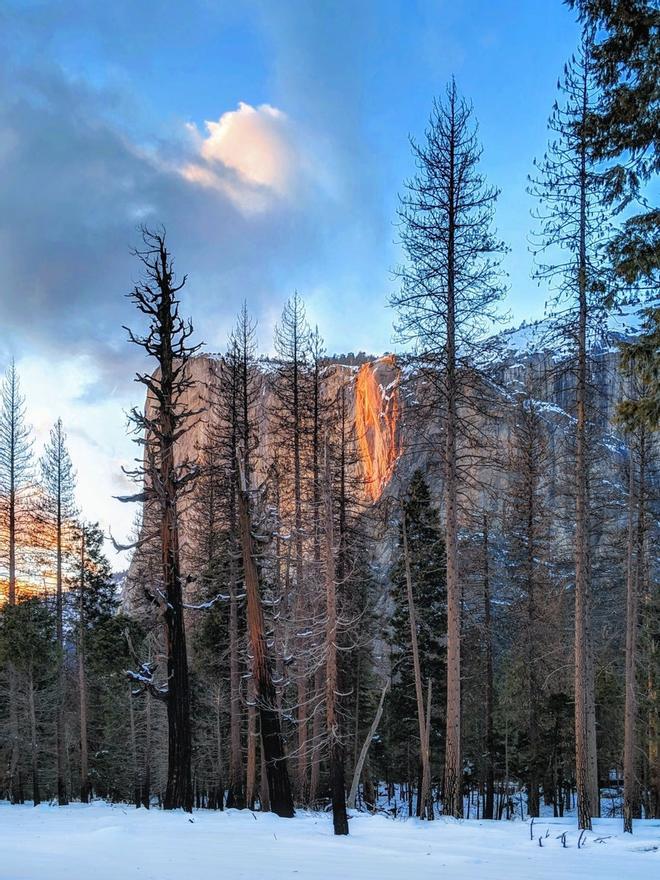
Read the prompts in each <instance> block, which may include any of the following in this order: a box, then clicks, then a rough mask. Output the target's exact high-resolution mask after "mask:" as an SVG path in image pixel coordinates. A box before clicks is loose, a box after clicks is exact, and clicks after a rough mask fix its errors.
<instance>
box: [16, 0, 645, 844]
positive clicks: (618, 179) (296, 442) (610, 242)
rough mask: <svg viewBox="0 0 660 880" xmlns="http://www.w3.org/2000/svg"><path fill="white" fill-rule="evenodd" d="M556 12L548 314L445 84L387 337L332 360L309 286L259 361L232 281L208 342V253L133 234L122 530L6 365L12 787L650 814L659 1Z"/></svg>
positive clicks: (536, 165) (171, 797)
mask: <svg viewBox="0 0 660 880" xmlns="http://www.w3.org/2000/svg"><path fill="white" fill-rule="evenodd" d="M568 5H569V6H570V7H571V8H572V9H574V10H575V12H576V13H577V14H578V15H579V16H580V22H581V26H582V40H581V42H580V44H579V45H577V46H576V47H575V51H574V54H573V55H572V57H571V58H570V59H568V60H567V63H566V66H565V68H564V70H563V71H557V74H558V77H559V82H558V91H557V98H556V103H555V105H554V107H549V108H548V115H549V121H548V131H547V149H546V152H545V154H544V155H543V156H541V157H538V158H537V159H536V160H534V157H532V156H530V173H529V182H528V190H529V193H530V195H531V196H532V198H533V199H534V203H535V206H536V207H535V210H534V213H533V216H532V218H530V241H531V245H530V246H531V248H532V250H533V254H534V261H535V266H536V269H535V277H534V278H533V279H530V288H531V287H532V286H533V287H534V288H535V287H536V286H537V285H538V287H539V292H538V293H537V294H536V295H538V296H541V297H545V299H546V318H545V319H543V320H541V321H538V322H536V323H532V324H526V325H523V326H521V327H514V326H513V324H512V321H511V318H510V316H508V315H507V293H508V284H507V279H506V276H505V273H504V270H503V267H502V258H503V255H504V254H505V253H506V251H507V243H506V242H503V241H500V239H499V237H498V234H497V230H496V203H497V198H498V195H499V192H498V190H497V188H496V187H495V186H494V185H493V184H492V183H491V182H490V181H489V180H486V178H485V175H484V173H483V170H482V163H481V154H482V145H481V143H480V139H479V134H478V130H477V121H476V119H475V114H474V111H473V108H472V105H471V103H470V100H469V99H468V97H466V96H464V95H463V94H462V92H461V90H460V88H459V84H458V83H457V82H455V81H454V80H453V79H452V80H451V81H450V82H449V83H447V86H446V89H445V90H444V91H443V92H442V93H441V94H439V95H438V96H437V98H436V100H435V101H434V102H433V105H432V107H431V108H430V115H429V119H428V123H427V126H426V130H425V134H424V137H423V138H421V139H419V140H415V139H411V156H410V169H411V170H410V175H409V177H408V179H406V180H405V181H404V182H403V183H402V186H401V190H400V192H399V200H398V206H399V207H398V212H397V217H396V218H395V221H396V227H395V228H396V234H397V237H398V241H399V243H400V246H401V253H402V260H401V263H400V264H399V265H398V266H395V267H393V277H394V284H393V290H394V293H393V294H392V296H391V302H390V305H391V309H392V314H393V319H394V325H395V338H396V343H397V346H398V348H397V353H396V354H392V353H389V352H386V353H373V354H370V353H364V352H359V353H352V352H351V353H349V354H346V353H328V352H327V351H326V348H325V343H324V340H323V335H322V334H323V328H319V327H317V326H315V325H312V323H311V322H310V321H308V318H307V314H306V306H305V296H304V291H302V292H295V291H293V292H292V293H291V296H290V298H289V300H288V301H287V303H286V305H285V306H284V309H283V311H282V313H281V315H280V317H279V319H278V321H277V325H276V329H275V334H274V339H273V341H272V347H271V348H269V349H268V353H264V352H262V351H260V350H259V347H258V344H257V338H258V326H257V322H256V319H255V318H254V317H253V314H252V312H251V310H250V304H249V302H246V303H245V304H244V305H243V307H242V309H241V310H240V312H239V313H238V315H237V316H236V319H235V325H234V329H233V331H232V332H231V335H230V337H229V338H228V339H227V342H226V347H225V350H224V351H223V352H222V353H221V354H214V353H209V352H207V351H206V349H205V348H203V347H202V344H201V343H200V342H198V341H197V340H198V339H201V338H203V337H204V334H205V327H204V315H203V314H201V315H197V316H195V315H193V318H192V319H189V318H187V317H185V315H186V314H187V311H186V310H187V302H186V280H187V276H186V274H185V272H187V271H189V272H190V273H191V276H192V275H194V272H195V266H194V265H191V266H179V264H178V263H177V264H176V266H175V253H176V240H174V237H173V236H169V235H168V234H167V232H166V226H167V222H166V221H167V218H162V220H163V225H162V226H160V225H158V224H153V225H148V226H147V225H145V226H141V227H140V229H139V231H138V233H137V237H136V242H137V243H136V246H135V250H134V252H133V255H134V267H135V277H136V278H137V279H138V280H137V281H136V283H135V284H134V285H133V286H131V279H130V278H125V279H119V280H118V288H121V289H122V291H123V292H127V295H126V297H125V300H124V303H125V306H124V315H125V319H124V320H125V324H126V328H125V329H126V333H127V338H128V341H129V343H130V344H131V346H132V347H133V348H135V349H136V350H137V351H138V352H139V354H140V357H141V358H142V363H143V368H142V369H141V371H140V372H138V374H137V376H136V377H135V381H136V382H137V383H138V385H139V387H140V393H141V394H142V395H143V399H144V405H143V406H139V407H136V408H134V409H133V410H132V411H131V412H130V413H129V430H130V431H131V433H132V436H133V439H134V440H135V461H134V463H133V465H132V467H130V468H126V469H125V475H126V476H127V477H128V478H129V479H130V480H131V481H132V482H133V484H134V491H133V492H132V493H129V494H126V495H122V496H121V498H120V500H121V502H123V503H125V504H132V505H134V509H135V525H134V529H133V533H132V535H131V536H130V537H126V536H118V535H107V534H104V531H103V529H102V528H101V527H100V526H99V524H98V523H95V522H90V521H88V520H87V519H86V517H85V515H84V513H83V511H82V510H81V509H80V508H79V506H78V505H77V504H76V500H75V499H76V462H75V460H72V456H71V454H70V451H69V445H68V438H67V429H66V424H64V423H63V421H62V420H58V421H57V422H56V423H55V424H54V426H53V427H52V430H51V433H50V439H49V441H48V443H47V444H46V445H45V447H44V448H43V450H39V449H37V448H36V445H35V441H34V436H33V431H32V429H31V427H30V409H29V400H27V401H26V396H25V395H24V393H23V391H22V387H21V376H20V375H19V369H18V368H17V366H16V365H15V364H14V362H13V361H12V362H11V363H10V365H9V366H8V368H7V371H6V373H5V376H4V379H3V381H2V388H1V394H0V596H1V597H2V605H1V607H0V797H1V798H3V799H5V800H6V801H8V802H10V803H11V805H12V807H11V808H10V809H13V806H14V805H16V806H17V805H22V804H23V805H24V804H27V803H30V804H33V805H35V806H36V805H39V804H40V803H47V802H50V803H53V804H58V805H61V806H65V805H67V804H70V803H72V802H76V801H79V802H81V803H83V804H88V803H90V802H92V801H97V800H105V801H107V802H109V803H111V804H121V805H132V806H133V807H135V808H140V810H152V811H155V810H160V809H162V810H183V811H185V812H186V813H193V812H194V815H195V816H196V815H197V813H198V811H222V810H230V809H232V808H233V809H237V810H245V809H248V810H251V811H253V812H255V813H260V812H272V813H274V814H276V815H277V816H279V817H282V818H286V819H291V818H292V817H294V815H298V814H300V813H303V814H306V813H308V812H309V811H322V812H328V813H331V815H332V827H333V830H334V834H335V835H339V836H344V835H348V834H349V831H350V832H351V833H352V831H351V829H352V827H353V822H354V821H355V817H356V816H359V815H360V814H362V813H365V814H368V813H370V814H380V816H382V817H388V818H390V819H405V818H409V817H418V819H419V820H423V821H424V822H425V823H427V822H428V823H430V822H431V821H434V822H435V823H436V824H438V823H437V820H438V819H439V818H440V817H455V818H463V819H480V820H481V819H493V820H501V821H502V822H505V821H506V820H514V819H515V820H518V819H519V820H524V821H529V820H532V825H531V826H530V827H531V828H532V829H533V825H534V823H533V820H534V819H539V818H540V817H544V816H551V817H555V818H557V817H559V818H563V817H565V816H566V817H569V816H570V817H574V818H575V821H576V823H577V827H578V829H580V830H582V831H585V832H587V831H590V830H591V829H592V827H593V822H594V820H596V819H598V818H599V817H608V818H612V819H617V822H618V825H620V826H621V828H622V830H623V831H624V832H630V833H632V832H633V831H635V832H636V831H637V827H638V822H639V821H641V820H646V819H659V818H660V719H659V704H658V686H659V683H660V628H659V622H660V613H659V612H660V608H659V601H660V599H659V592H658V583H659V579H658V573H659V568H658V563H659V558H658V553H657V546H658V540H659V538H660V507H659V503H660V496H659V494H658V493H659V489H660V446H659V444H658V436H659V435H658V430H659V428H660V382H659V378H658V377H659V365H660V303H659V301H658V280H659V275H658V270H659V265H660V248H659V245H658V240H659V239H658V231H659V228H660V213H659V210H658V208H657V207H654V206H653V204H652V201H653V197H654V192H655V194H656V195H657V175H658V171H659V169H660V158H659V154H658V132H659V131H660V101H659V83H660V43H659V37H658V27H659V22H660V12H659V11H658V6H657V3H655V2H653V0H649V2H641V0H639V2H615V3H612V2H605V0H571V2H569V3H568ZM485 146H486V147H487V145H485ZM654 187H655V190H654ZM218 295H219V296H221V295H222V293H221V292H219V294H218ZM118 296H121V293H120V294H118ZM347 320H348V319H347ZM193 324H194V326H193ZM130 378H131V377H128V378H127V381H130ZM117 417H118V419H121V418H122V416H121V414H120V413H118V415H117ZM117 553H120V554H121V555H120V559H121V560H122V561H121V563H120V564H121V566H122V567H123V570H122V571H121V572H120V573H118V572H116V571H113V564H112V561H111V560H112V559H114V558H115V557H116V554H117ZM111 554H114V556H111ZM115 567H116V565H115ZM191 821H192V820H191ZM250 821H252V820H250ZM424 827H426V826H424ZM530 834H533V832H530ZM564 845H565V842H564ZM538 846H541V847H542V846H543V841H542V839H541V838H539V843H538Z"/></svg>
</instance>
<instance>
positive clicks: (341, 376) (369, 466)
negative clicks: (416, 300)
mask: <svg viewBox="0 0 660 880" xmlns="http://www.w3.org/2000/svg"><path fill="white" fill-rule="evenodd" d="M542 330H543V327H542V325H537V326H532V327H526V328H522V329H521V330H518V331H515V332H511V333H508V334H503V335H502V336H501V337H498V345H499V350H500V352H501V354H498V363H497V365H496V367H495V369H494V375H495V381H494V383H493V385H492V387H491V389H490V393H491V410H493V412H491V416H492V417H491V416H489V417H488V418H485V417H483V416H482V415H480V414H479V413H477V414H476V415H474V416H473V421H475V422H476V424H477V430H476V431H475V435H476V436H477V437H481V438H482V439H481V441H480V440H477V441H474V440H472V441H471V445H470V444H467V446H466V448H465V450H464V451H465V453H466V455H469V456H470V457H471V458H470V460H474V464H471V465H470V466H469V467H468V469H467V476H468V480H467V484H466V491H465V498H466V501H467V504H466V509H469V508H470V507H471V506H473V507H477V508H478V507H479V505H481V504H483V503H484V502H483V485H484V482H485V483H488V484H489V486H490V489H491V497H494V498H495V499H496V501H495V504H496V505H497V503H498V492H499V493H500V495H502V494H503V493H502V492H501V490H502V489H503V488H504V484H505V481H506V474H505V472H504V470H503V469H502V468H501V463H502V462H503V461H505V460H506V457H507V451H508V448H509V447H510V445H511V436H512V419H514V418H515V406H514V404H515V400H516V396H517V394H519V393H520V392H521V391H522V389H523V388H525V389H526V392H527V394H531V396H532V397H533V398H534V399H535V400H536V401H537V403H538V406H539V407H540V408H541V410H542V412H543V417H544V422H545V425H546V430H547V442H548V446H549V448H550V464H549V469H550V476H551V479H550V480H549V487H550V488H549V493H550V496H551V497H550V498H549V501H550V503H551V505H552V509H553V510H554V511H555V512H556V513H557V526H556V529H557V540H558V542H559V543H560V544H563V545H564V547H565V548H566V549H568V547H569V544H570V541H571V534H572V533H571V526H570V522H571V516H570V509H569V508H570V502H569V501H568V500H567V498H566V492H565V489H563V488H562V480H564V479H565V474H566V469H565V461H566V458H567V455H568V454H569V453H570V447H571V442H572V439H571V438H572V425H573V420H572V416H571V411H572V400H573V392H572V381H573V379H572V374H571V371H570V370H568V369H566V368H563V367H562V366H561V362H562V360H563V357H562V354H561V352H559V353H558V352H557V351H556V350H553V349H552V348H549V347H548V346H547V345H544V344H543V341H542V336H543V334H542ZM617 362H618V356H617V353H616V347H614V346H610V347H602V348H600V349H598V350H597V351H594V357H593V369H592V376H591V382H592V393H593V398H594V401H595V402H596V403H597V406H596V407H595V409H594V416H593V421H594V426H593V427H594V437H595V441H594V442H595V449H594V457H595V458H596V460H597V464H596V476H597V478H599V479H602V480H603V481H606V482H607V481H609V482H610V483H611V484H613V485H615V484H618V483H619V482H620V483H621V486H623V485H624V480H623V477H624V468H625V464H626V461H627V449H626V446H625V444H624V443H623V441H622V439H621V437H619V436H617V435H616V433H615V431H614V429H613V427H612V424H611V419H612V416H613V415H614V411H615V407H616V403H617V401H618V400H619V399H620V398H621V394H622V380H621V377H620V374H619V372H618V369H617ZM218 365H219V359H218V358H217V357H215V356H211V355H203V356H198V357H196V358H195V359H194V360H193V361H192V363H191V367H190V372H191V377H192V378H193V379H194V381H195V387H194V389H193V390H191V392H190V394H191V398H190V400H188V401H186V403H187V404H189V405H190V408H191V409H204V410H205V412H204V413H203V414H202V416H201V418H200V419H199V420H198V421H197V423H196V425H195V426H194V427H193V428H192V429H191V430H190V431H189V432H188V433H187V434H186V435H185V436H184V437H183V439H182V441H181V443H180V448H179V456H180V457H181V458H189V459H193V460H194V459H195V458H196V457H198V456H199V454H200V449H202V448H203V447H204V443H205V438H206V433H207V429H208V418H209V414H208V407H207V406H206V404H207V402H208V400H209V399H212V396H213V393H214V386H217V383H218V382H219V381H220V379H219V370H218ZM258 381H259V394H258V395H257V399H256V401H255V403H254V412H253V417H254V421H255V423H256V424H257V425H258V427H259V444H258V447H257V449H256V451H255V454H254V456H253V463H254V468H255V479H256V481H257V482H261V481H262V480H263V479H264V478H265V477H266V473H267V469H268V466H269V463H270V462H271V461H272V459H273V455H274V452H275V451H276V448H277V443H278V440H277V437H276V432H275V427H274V420H273V416H272V402H273V400H272V365H271V364H269V362H267V361H266V362H264V363H263V366H262V368H261V370H260V374H259V380H258ZM342 388H343V389H344V391H343V393H344V401H345V404H346V412H347V413H348V417H349V420H350V421H351V422H352V424H353V427H354V438H355V441H356V447H357V452H358V455H357V460H356V461H355V462H354V464H352V465H351V467H352V469H353V473H352V474H351V476H354V477H355V491H356V492H358V493H361V494H362V498H361V500H362V502H363V504H364V506H365V507H369V506H373V505H383V506H384V505H385V503H386V502H388V503H389V507H388V508H387V509H388V510H390V511H391V510H392V507H393V506H396V504H395V502H396V498H397V496H398V495H399V494H401V493H402V492H404V491H405V489H406V487H407V485H408V483H409V481H410V478H411V476H412V473H413V471H414V470H415V469H417V468H419V469H421V470H422V471H423V472H425V473H426V475H427V478H428V482H429V485H430V488H431V492H432V496H433V497H434V499H435V500H436V502H437V503H438V504H441V497H442V468H441V450H442V425H441V420H440V418H439V408H438V407H436V406H433V405H432V393H431V390H430V386H429V383H428V379H425V378H424V377H423V376H422V375H420V374H416V373H415V371H414V370H410V369H406V370H405V371H402V369H401V367H400V365H399V364H398V363H397V361H396V359H395V358H394V356H392V355H386V356H383V357H381V358H377V359H375V360H373V361H370V362H367V363H363V364H362V365H360V366H355V365H352V364H341V363H337V362H335V361H331V362H329V363H328V365H327V366H326V367H325V368H324V371H323V395H324V397H325V399H326V400H327V401H329V402H336V401H337V400H338V398H339V393H340V391H341V389H342ZM477 409H478V408H477ZM484 438H487V440H486V439H484ZM480 443H482V444H483V445H484V446H487V447H488V450H487V451H486V450H482V449H480V448H479V446H480ZM481 452H484V453H485V455H484V456H483V459H484V461H485V464H483V463H479V457H480V453H481ZM489 456H490V464H489V463H488V458H489ZM493 456H494V457H495V458H496V459H497V463H494V462H493ZM472 478H474V479H472ZM500 500H501V499H500ZM564 514H566V515H565V516H564ZM180 519H181V526H182V546H183V547H184V548H185V546H186V535H187V534H188V533H189V531H190V524H189V522H188V513H187V511H186V510H182V511H181V512H180ZM382 519H383V518H381V522H382ZM384 519H385V521H386V522H385V526H384V528H383V527H382V525H381V527H380V528H379V530H378V534H377V535H376V534H375V535H374V540H373V543H372V547H373V556H374V564H375V568H376V570H380V572H381V577H382V578H383V580H385V579H386V577H387V574H386V573H387V569H388V568H389V565H390V561H391V555H392V551H393V548H394V547H395V546H396V543H395V542H396V534H397V527H396V519H397V517H396V515H393V516H392V515H390V516H388V517H385V518H384ZM600 539H601V540H606V539H607V537H606V536H605V535H602V536H601V538H600ZM184 552H185V550H184ZM138 562H139V560H136V559H134V560H133V563H132V566H131V571H132V572H133V573H135V569H136V565H137V564H138ZM131 580H134V578H131V572H129V577H128V579H127V582H128V583H129V584H130V582H131ZM126 595H127V601H128V602H129V604H130V590H127V593H126Z"/></svg>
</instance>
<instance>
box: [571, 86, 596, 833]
mask: <svg viewBox="0 0 660 880" xmlns="http://www.w3.org/2000/svg"><path fill="white" fill-rule="evenodd" d="M587 107H588V95H587V78H586V74H585V77H584V86H583V93H582V119H583V120H585V119H586V115H587ZM580 162H581V169H580V217H579V223H580V240H579V253H578V279H577V280H578V298H579V310H578V333H577V339H578V364H577V382H576V404H577V412H576V456H575V486H576V503H575V776H576V784H577V796H578V827H579V828H583V829H591V819H592V817H593V816H597V815H598V814H599V801H598V769H597V765H596V713H595V694H594V670H593V658H592V650H591V595H590V594H591V572H590V560H589V490H588V476H587V469H588V466H589V462H588V459H587V452H588V450H587V412H586V405H587V319H588V300H587V246H586V230H587V154H586V147H585V144H584V141H583V142H582V144H581V149H580Z"/></svg>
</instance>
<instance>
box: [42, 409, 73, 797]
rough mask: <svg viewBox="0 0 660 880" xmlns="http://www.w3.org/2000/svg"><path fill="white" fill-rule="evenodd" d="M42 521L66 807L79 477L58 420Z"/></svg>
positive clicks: (47, 458)
mask: <svg viewBox="0 0 660 880" xmlns="http://www.w3.org/2000/svg"><path fill="white" fill-rule="evenodd" d="M41 489H42V492H41V496H40V518H41V520H42V526H43V537H44V540H45V541H47V546H52V545H53V544H54V546H55V572H54V576H55V609H56V610H55V624H56V637H57V647H58V661H57V666H58V693H57V712H56V738H57V745H56V749H57V800H58V803H59V804H60V805H61V806H62V805H64V804H67V803H68V801H69V796H68V790H67V784H66V741H65V730H64V723H65V721H64V710H65V698H66V694H65V669H64V635H65V634H64V589H65V586H66V582H65V581H66V576H67V571H65V566H66V564H67V561H68V562H69V565H70V561H71V560H70V556H71V550H72V546H73V540H74V535H75V528H76V520H75V517H76V506H75V499H74V490H75V473H74V470H73V465H72V463H71V457H70V456H69V451H68V449H67V445H66V434H65V433H64V428H63V426H62V420H61V419H58V420H57V422H56V423H55V425H54V427H53V428H52V430H51V432H50V439H49V442H48V444H47V445H46V448H45V450H44V454H43V456H42V458H41Z"/></svg>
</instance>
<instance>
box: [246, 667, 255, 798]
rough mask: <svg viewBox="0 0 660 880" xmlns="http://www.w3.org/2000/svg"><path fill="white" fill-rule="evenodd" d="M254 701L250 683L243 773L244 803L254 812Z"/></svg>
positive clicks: (252, 688)
mask: <svg viewBox="0 0 660 880" xmlns="http://www.w3.org/2000/svg"><path fill="white" fill-rule="evenodd" d="M254 701H255V693H254V686H253V684H252V682H250V686H249V688H248V710H247V720H248V725H247V765H246V773H245V803H246V804H247V807H248V809H250V810H254V799H255V797H256V792H257V709H256V706H255V705H254Z"/></svg>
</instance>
